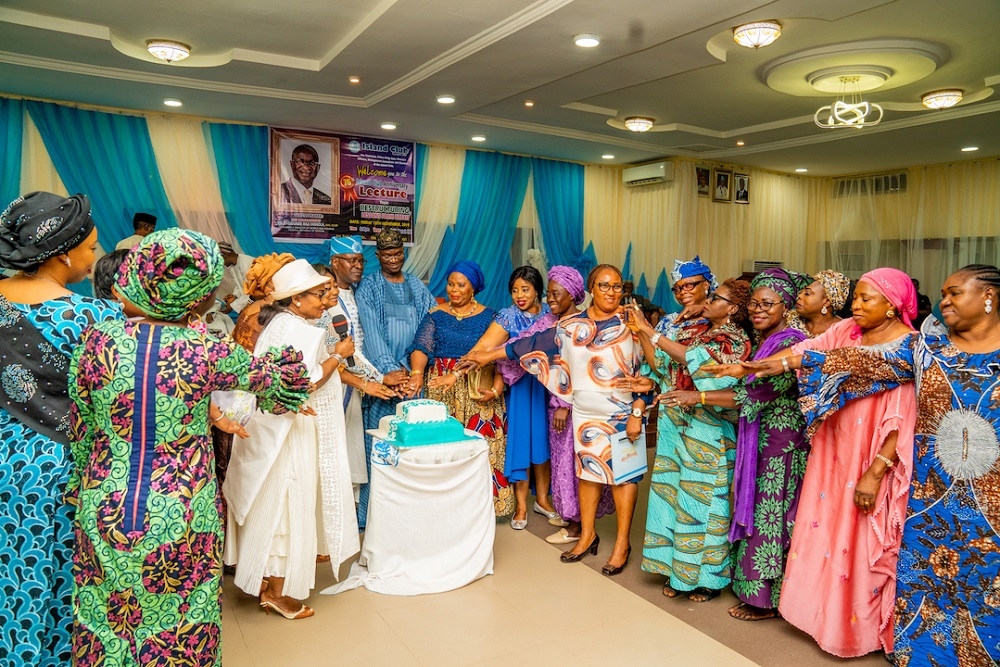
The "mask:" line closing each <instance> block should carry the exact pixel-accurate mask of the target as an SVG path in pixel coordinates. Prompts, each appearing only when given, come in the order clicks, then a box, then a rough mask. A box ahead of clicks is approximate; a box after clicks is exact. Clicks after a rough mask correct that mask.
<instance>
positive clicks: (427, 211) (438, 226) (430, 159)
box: [405, 146, 465, 280]
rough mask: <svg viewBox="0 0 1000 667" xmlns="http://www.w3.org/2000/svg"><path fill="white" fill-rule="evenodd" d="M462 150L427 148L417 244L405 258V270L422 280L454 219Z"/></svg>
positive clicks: (449, 147) (425, 278) (460, 173)
mask: <svg viewBox="0 0 1000 667" xmlns="http://www.w3.org/2000/svg"><path fill="white" fill-rule="evenodd" d="M464 169H465V149H464V148H457V147H452V146H429V147H428V153H427V163H426V166H425V167H424V172H425V173H424V174H421V175H419V176H418V177H419V179H420V188H421V189H420V210H419V211H417V219H416V221H415V227H414V233H415V234H416V237H417V242H416V244H415V245H414V246H413V248H411V249H410V252H409V254H408V255H409V256H408V257H407V259H406V267H405V268H406V270H407V271H409V272H411V273H413V274H414V275H416V276H417V277H419V278H421V279H422V280H427V279H428V278H430V275H431V272H432V271H433V270H434V265H435V264H436V263H437V258H438V253H439V252H440V250H441V241H442V239H444V233H445V231H446V230H447V229H448V227H453V226H454V225H455V218H456V217H458V200H459V197H460V196H461V193H462V171H463V170H464Z"/></svg>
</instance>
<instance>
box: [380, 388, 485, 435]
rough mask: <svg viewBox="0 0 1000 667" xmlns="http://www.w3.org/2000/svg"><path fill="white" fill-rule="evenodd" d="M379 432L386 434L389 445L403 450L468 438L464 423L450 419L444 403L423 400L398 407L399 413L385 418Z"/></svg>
mask: <svg viewBox="0 0 1000 667" xmlns="http://www.w3.org/2000/svg"><path fill="white" fill-rule="evenodd" d="M378 431H379V432H380V433H383V434H385V437H384V439H385V440H386V441H387V442H393V443H395V444H396V445H398V446H400V447H418V446H420V445H433V444H437V443H442V442H454V441H458V440H465V439H467V438H468V437H469V436H467V435H466V434H465V429H464V428H463V427H462V424H461V423H460V422H459V421H458V420H457V419H455V418H454V417H449V416H448V409H447V407H445V404H444V403H441V402H440V401H432V400H429V399H423V398H422V399H416V400H412V401H403V402H402V403H399V404H398V405H396V414H395V415H386V416H385V417H382V419H381V420H380V421H379V425H378Z"/></svg>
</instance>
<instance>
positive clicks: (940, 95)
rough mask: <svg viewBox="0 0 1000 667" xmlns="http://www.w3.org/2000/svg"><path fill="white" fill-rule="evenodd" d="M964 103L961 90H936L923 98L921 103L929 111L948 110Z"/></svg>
mask: <svg viewBox="0 0 1000 667" xmlns="http://www.w3.org/2000/svg"><path fill="white" fill-rule="evenodd" d="M961 101H962V91H961V90H936V91H934V92H933V93H927V94H926V95H923V96H921V98H920V102H921V103H922V104H923V105H924V106H925V107H927V108H928V109H947V108H948V107H953V106H955V105H956V104H958V103H959V102H961Z"/></svg>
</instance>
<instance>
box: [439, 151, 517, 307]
mask: <svg viewBox="0 0 1000 667" xmlns="http://www.w3.org/2000/svg"><path fill="white" fill-rule="evenodd" d="M530 169H531V162H530V161H529V159H528V158H525V157H520V156H517V155H503V154H501V153H486V152H481V151H468V153H467V154H466V157H465V170H464V171H463V173H462V188H461V195H460V198H459V201H458V216H457V217H456V220H455V226H454V227H453V228H451V229H449V230H448V231H447V232H445V236H444V240H443V241H442V243H441V252H440V254H439V255H438V261H437V265H436V266H435V267H434V274H433V275H432V276H431V280H430V285H429V287H430V290H431V294H433V295H434V296H443V295H444V293H445V286H446V285H447V283H448V275H447V272H448V268H449V267H450V266H451V265H452V263H454V262H455V261H457V260H460V259H471V260H475V261H476V262H478V263H479V265H480V266H481V267H482V269H483V274H484V275H485V276H486V289H485V290H483V291H482V292H481V293H480V294H479V295H478V296H477V297H476V298H477V300H479V301H480V302H481V303H484V304H486V305H488V306H491V307H493V308H503V307H504V306H508V305H510V297H509V295H508V294H507V278H508V277H509V276H510V272H511V271H512V270H513V267H512V266H511V261H510V246H511V244H512V243H513V242H514V230H515V228H516V227H517V217H518V215H519V214H520V212H521V205H522V204H523V203H524V192H525V189H526V188H527V186H528V174H529V172H530Z"/></svg>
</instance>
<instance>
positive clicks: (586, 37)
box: [573, 32, 601, 49]
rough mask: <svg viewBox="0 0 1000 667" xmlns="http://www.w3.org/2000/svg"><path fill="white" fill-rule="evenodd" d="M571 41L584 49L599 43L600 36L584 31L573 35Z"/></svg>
mask: <svg viewBox="0 0 1000 667" xmlns="http://www.w3.org/2000/svg"><path fill="white" fill-rule="evenodd" d="M573 43H574V44H576V45H577V46H582V47H583V48H585V49H592V48H594V47H595V46H597V45H598V44H600V43H601V38H600V37H598V36H597V35H595V34H594V33H592V32H585V33H581V34H579V35H575V36H574V37H573Z"/></svg>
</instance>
